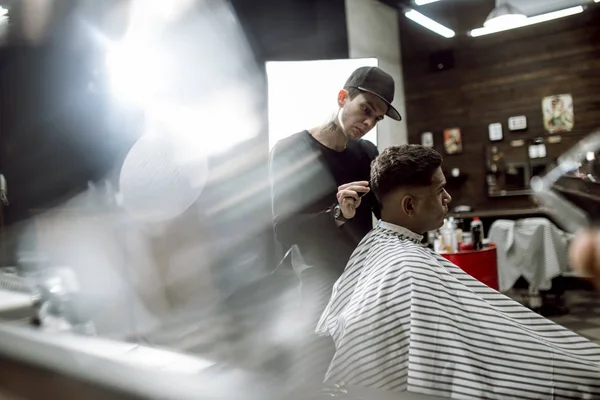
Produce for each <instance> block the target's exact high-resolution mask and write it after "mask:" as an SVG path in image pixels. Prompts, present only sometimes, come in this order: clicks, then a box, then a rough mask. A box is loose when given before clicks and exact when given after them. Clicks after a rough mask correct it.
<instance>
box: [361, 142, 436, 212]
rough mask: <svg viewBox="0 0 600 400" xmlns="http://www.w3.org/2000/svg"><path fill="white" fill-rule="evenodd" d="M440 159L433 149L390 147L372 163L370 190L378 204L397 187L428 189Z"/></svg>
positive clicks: (412, 145)
mask: <svg viewBox="0 0 600 400" xmlns="http://www.w3.org/2000/svg"><path fill="white" fill-rule="evenodd" d="M441 165H442V156H441V155H440V153H438V152H437V151H435V150H434V149H430V148H427V147H425V146H421V145H418V144H405V145H402V146H391V147H388V148H387V149H385V150H384V151H383V152H382V153H381V154H380V155H379V156H377V158H375V160H373V162H372V163H371V190H373V193H375V196H376V197H377V199H378V200H379V202H381V200H382V199H383V197H385V196H386V195H388V194H389V193H391V192H392V191H394V190H396V189H397V188H398V187H400V186H427V185H430V184H431V179H432V178H433V174H434V173H435V170H436V169H438V167H440V166H441Z"/></svg>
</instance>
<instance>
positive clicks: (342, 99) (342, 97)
mask: <svg viewBox="0 0 600 400" xmlns="http://www.w3.org/2000/svg"><path fill="white" fill-rule="evenodd" d="M349 99H350V98H349V97H348V91H347V90H346V89H342V90H340V92H339V93H338V106H339V107H340V108H342V107H344V104H345V103H346V100H349Z"/></svg>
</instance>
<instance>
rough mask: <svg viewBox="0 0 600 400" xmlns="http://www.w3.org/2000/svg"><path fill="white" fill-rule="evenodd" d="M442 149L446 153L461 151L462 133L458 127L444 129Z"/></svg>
mask: <svg viewBox="0 0 600 400" xmlns="http://www.w3.org/2000/svg"><path fill="white" fill-rule="evenodd" d="M444 149H445V150H446V153H447V154H459V153H462V150H463V145H462V134H461V133H460V128H450V129H444Z"/></svg>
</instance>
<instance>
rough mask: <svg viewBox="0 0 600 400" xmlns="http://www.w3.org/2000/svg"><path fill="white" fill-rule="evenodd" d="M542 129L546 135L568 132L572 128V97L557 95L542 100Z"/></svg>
mask: <svg viewBox="0 0 600 400" xmlns="http://www.w3.org/2000/svg"><path fill="white" fill-rule="evenodd" d="M542 112H543V115H544V128H545V129H546V131H547V132H548V133H559V132H570V131H572V130H573V126H574V120H575V118H574V117H575V116H574V112H573V96H571V95H570V94H558V95H554V96H548V97H544V98H543V99H542Z"/></svg>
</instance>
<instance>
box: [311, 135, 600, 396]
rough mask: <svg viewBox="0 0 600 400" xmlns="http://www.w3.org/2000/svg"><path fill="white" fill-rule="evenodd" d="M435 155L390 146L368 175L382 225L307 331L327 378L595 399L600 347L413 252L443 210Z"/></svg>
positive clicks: (449, 392)
mask: <svg viewBox="0 0 600 400" xmlns="http://www.w3.org/2000/svg"><path fill="white" fill-rule="evenodd" d="M441 164H442V157H441V156H440V155H439V154H438V153H437V152H436V151H435V150H432V149H428V148H425V147H423V146H418V145H404V146H396V147H390V148H388V149H386V150H385V151H384V152H383V153H382V154H381V155H380V156H379V157H377V158H376V159H375V161H374V162H373V164H372V167H371V188H372V190H373V191H374V193H375V195H376V196H377V199H378V200H379V202H380V204H381V207H382V217H381V219H382V220H381V221H380V222H379V224H378V225H377V227H376V228H374V229H373V230H372V231H371V232H370V233H369V234H368V235H367V236H366V237H365V238H364V239H363V240H362V242H361V243H360V244H359V246H358V248H357V249H356V251H355V252H354V254H353V255H352V258H351V259H350V261H349V262H348V265H347V267H346V269H345V271H344V273H343V275H342V276H341V278H340V279H339V280H338V281H337V283H336V284H335V286H334V289H333V293H332V296H331V299H330V301H329V304H328V305H327V308H326V309H325V311H324V313H323V315H322V316H321V320H320V321H319V324H318V327H317V332H318V333H319V334H322V335H330V336H332V338H333V340H334V342H335V346H336V352H335V356H334V358H333V360H332V362H331V364H330V366H329V370H328V372H327V376H326V381H327V382H329V383H332V384H334V383H335V384H348V385H356V386H368V387H373V388H378V389H383V390H390V391H404V390H407V391H410V392H417V393H424V394H430V395H436V396H443V397H450V398H455V399H467V398H468V399H484V398H485V399H507V398H523V399H563V398H586V399H589V398H599V397H598V396H600V379H599V378H600V373H599V371H598V362H599V361H600V346H598V345H596V344H594V343H592V342H589V341H588V340H586V339H585V338H583V337H581V336H578V335H576V334H575V333H573V332H571V331H569V330H567V329H565V328H563V327H561V326H558V325H556V324H554V323H553V322H551V321H549V320H546V319H545V318H543V317H541V316H539V315H537V314H535V313H533V312H531V311H530V310H528V309H527V308H525V307H523V306H521V305H520V304H518V303H516V302H514V301H512V300H511V299H509V298H507V297H505V296H504V295H502V294H500V293H498V292H496V291H495V290H493V289H490V288H488V287H487V286H485V285H484V284H482V283H480V282H478V281H477V280H475V279H474V278H472V277H471V276H469V275H467V274H466V273H464V272H463V271H462V270H461V269H460V268H458V267H457V266H455V265H454V264H452V263H450V262H449V261H447V260H446V259H444V258H443V257H441V256H440V255H438V254H436V253H434V252H433V251H431V250H429V249H427V248H426V247H423V246H422V245H421V244H420V242H421V238H422V236H421V234H423V233H425V232H427V231H430V230H434V229H437V228H439V227H440V226H441V225H442V223H443V219H444V216H445V215H446V213H447V211H448V203H449V202H450V199H451V197H450V195H449V194H448V193H447V192H446V190H445V189H444V184H445V178H444V174H443V173H442V170H441Z"/></svg>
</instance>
